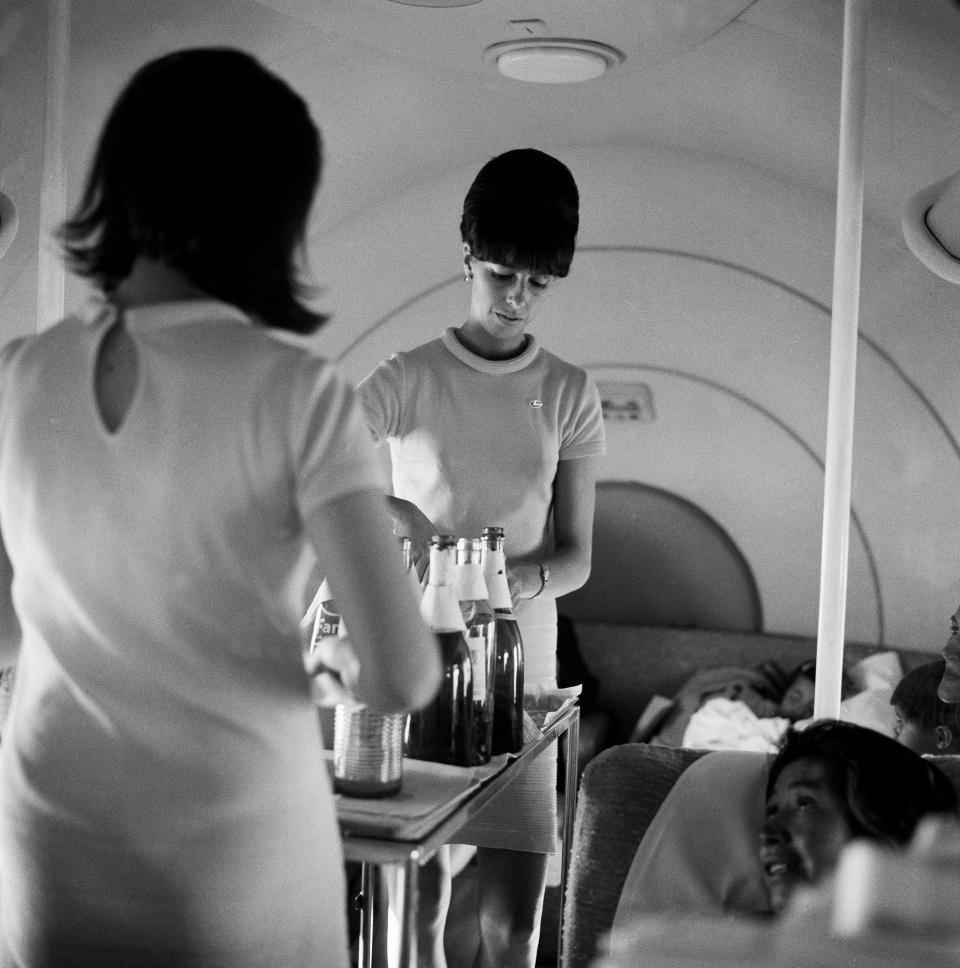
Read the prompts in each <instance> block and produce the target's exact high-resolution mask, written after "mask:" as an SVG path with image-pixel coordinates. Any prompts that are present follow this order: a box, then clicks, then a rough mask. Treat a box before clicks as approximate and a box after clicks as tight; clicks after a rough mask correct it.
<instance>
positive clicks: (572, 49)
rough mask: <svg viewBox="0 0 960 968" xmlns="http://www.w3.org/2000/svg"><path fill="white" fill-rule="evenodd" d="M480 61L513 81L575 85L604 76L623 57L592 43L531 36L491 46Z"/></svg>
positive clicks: (620, 61) (589, 41)
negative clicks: (483, 61)
mask: <svg viewBox="0 0 960 968" xmlns="http://www.w3.org/2000/svg"><path fill="white" fill-rule="evenodd" d="M483 59H484V60H485V61H486V62H487V63H488V64H491V65H493V66H494V67H496V69H497V70H498V71H500V73H501V74H503V75H504V76H505V77H510V78H512V79H513V80H515V81H532V82H534V83H536V84H575V83H577V82H578V81H591V80H593V79H594V78H596V77H600V75H601V74H605V73H606V72H607V71H608V70H609V69H610V68H611V67H615V66H616V65H617V64H620V63H622V61H623V54H622V53H621V52H620V51H619V50H616V49H615V48H613V47H610V46H608V45H607V44H600V43H597V42H596V41H593V40H566V39H562V38H549V37H531V38H529V39H527V40H509V41H506V42H505V43H502V44H494V45H493V46H491V47H488V48H487V49H486V50H485V51H484V52H483Z"/></svg>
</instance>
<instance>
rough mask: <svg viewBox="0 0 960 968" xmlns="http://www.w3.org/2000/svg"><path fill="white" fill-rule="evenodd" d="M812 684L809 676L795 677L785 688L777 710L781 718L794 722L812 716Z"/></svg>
mask: <svg viewBox="0 0 960 968" xmlns="http://www.w3.org/2000/svg"><path fill="white" fill-rule="evenodd" d="M813 693H814V682H813V680H812V679H811V678H810V677H809V676H805V675H800V676H796V677H795V678H794V680H793V682H791V683H790V685H789V686H787V690H786V692H785V693H784V694H783V698H782V699H781V700H780V708H779V710H778V712H779V714H780V715H781V716H786V717H787V719H790V720H792V721H793V722H796V721H797V720H798V719H809V718H810V717H811V716H812V715H813Z"/></svg>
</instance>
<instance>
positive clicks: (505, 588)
mask: <svg viewBox="0 0 960 968" xmlns="http://www.w3.org/2000/svg"><path fill="white" fill-rule="evenodd" d="M484 571H485V577H486V580H487V593H488V594H489V596H490V605H491V607H492V608H493V610H494V611H495V612H509V613H510V614H511V615H512V614H513V602H512V601H511V599H510V585H509V584H508V582H507V560H506V557H505V556H504V554H503V548H502V547H501V548H495V549H490V548H488V549H487V560H486V568H485V569H484Z"/></svg>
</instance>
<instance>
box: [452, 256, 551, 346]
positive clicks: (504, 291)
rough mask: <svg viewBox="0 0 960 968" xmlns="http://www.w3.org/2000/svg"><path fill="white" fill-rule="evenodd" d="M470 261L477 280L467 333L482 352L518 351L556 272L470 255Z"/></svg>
mask: <svg viewBox="0 0 960 968" xmlns="http://www.w3.org/2000/svg"><path fill="white" fill-rule="evenodd" d="M466 264H467V266H468V268H469V271H470V272H471V273H472V276H473V280H472V286H471V291H470V313H469V316H468V318H467V322H466V324H465V325H464V327H463V330H464V331H465V334H466V335H467V336H468V337H469V338H470V339H471V341H472V342H473V343H474V344H475V345H477V346H478V347H479V348H480V349H481V354H480V355H482V356H487V355H489V356H490V358H491V359H496V358H498V357H499V358H506V357H509V356H511V355H514V354H515V353H518V352H519V351H520V350H521V349H522V348H523V346H524V343H525V338H524V330H525V329H526V327H527V326H528V325H529V323H530V322H532V320H533V318H534V316H535V315H536V313H537V310H538V309H539V308H540V302H541V300H542V299H543V297H544V295H545V294H546V292H547V289H548V288H549V286H550V283H551V281H552V276H547V275H544V274H543V273H539V272H528V271H527V270H525V269H516V268H513V267H512V266H503V265H498V264H497V263H495V262H484V261H483V260H481V259H476V258H474V257H473V256H470V255H467V260H466Z"/></svg>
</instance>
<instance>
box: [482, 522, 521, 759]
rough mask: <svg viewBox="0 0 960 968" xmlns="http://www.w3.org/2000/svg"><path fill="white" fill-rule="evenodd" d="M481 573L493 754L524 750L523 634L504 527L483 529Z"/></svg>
mask: <svg viewBox="0 0 960 968" xmlns="http://www.w3.org/2000/svg"><path fill="white" fill-rule="evenodd" d="M483 541H484V545H485V553H484V576H485V578H486V581H487V590H488V592H489V594H490V604H491V605H492V606H493V613H494V616H495V619H496V626H497V633H496V661H495V663H494V673H493V741H492V748H493V755H494V756H497V755H498V754H500V753H519V752H520V750H521V749H523V637H522V636H521V635H520V626H519V625H518V624H517V620H516V619H515V618H514V616H513V603H512V601H511V599H510V588H509V586H508V584H507V570H506V568H507V566H506V557H505V555H504V551H503V528H499V527H488V528H484V529H483Z"/></svg>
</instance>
